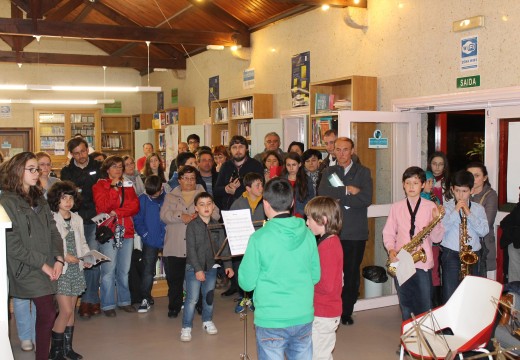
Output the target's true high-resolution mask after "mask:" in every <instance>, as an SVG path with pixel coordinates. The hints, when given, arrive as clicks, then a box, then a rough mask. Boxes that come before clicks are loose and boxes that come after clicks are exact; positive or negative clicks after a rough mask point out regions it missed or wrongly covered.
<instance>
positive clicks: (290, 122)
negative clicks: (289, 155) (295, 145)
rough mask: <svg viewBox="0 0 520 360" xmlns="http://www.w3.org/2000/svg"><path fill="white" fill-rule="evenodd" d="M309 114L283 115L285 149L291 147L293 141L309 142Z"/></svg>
mask: <svg viewBox="0 0 520 360" xmlns="http://www.w3.org/2000/svg"><path fill="white" fill-rule="evenodd" d="M308 118H309V116H308V115H289V116H283V117H282V119H283V150H284V151H286V150H287V149H288V148H289V144H290V143H292V142H293V141H299V142H301V143H303V144H304V145H305V144H307V126H308V125H307V123H308Z"/></svg>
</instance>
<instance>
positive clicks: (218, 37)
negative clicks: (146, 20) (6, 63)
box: [0, 18, 250, 47]
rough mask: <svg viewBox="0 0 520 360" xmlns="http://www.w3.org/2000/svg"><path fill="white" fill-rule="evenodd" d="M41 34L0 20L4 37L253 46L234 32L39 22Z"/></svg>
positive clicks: (28, 22)
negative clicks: (50, 37)
mask: <svg viewBox="0 0 520 360" xmlns="http://www.w3.org/2000/svg"><path fill="white" fill-rule="evenodd" d="M37 29H38V31H37V32H36V33H35V29H34V27H33V25H32V22H31V20H23V19H6V18H0V34H3V35H41V36H53V37H64V38H76V39H84V40H110V41H128V42H140V41H142V42H146V41H151V42H152V43H159V44H192V45H209V44H214V45H224V46H232V45H234V44H236V43H238V44H241V45H242V46H246V47H247V46H250V38H249V34H248V35H247V36H245V35H243V34H240V33H236V32H235V33H232V32H213V31H192V30H179V29H154V28H147V27H130V26H117V25H100V24H77V23H70V22H50V21H46V20H45V21H44V20H38V21H37Z"/></svg>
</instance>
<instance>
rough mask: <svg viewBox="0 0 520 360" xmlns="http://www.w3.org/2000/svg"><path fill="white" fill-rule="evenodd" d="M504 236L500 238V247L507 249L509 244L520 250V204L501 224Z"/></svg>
mask: <svg viewBox="0 0 520 360" xmlns="http://www.w3.org/2000/svg"><path fill="white" fill-rule="evenodd" d="M500 227H501V228H502V236H501V237H500V247H501V248H502V249H505V248H507V247H508V246H509V244H513V246H514V248H515V249H520V202H519V203H518V204H516V206H515V208H514V209H513V211H511V212H510V213H509V214H508V215H506V217H505V218H503V219H502V221H501V222H500Z"/></svg>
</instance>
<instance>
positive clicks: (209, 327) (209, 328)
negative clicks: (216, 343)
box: [202, 321, 218, 335]
mask: <svg viewBox="0 0 520 360" xmlns="http://www.w3.org/2000/svg"><path fill="white" fill-rule="evenodd" d="M202 329H203V330H205V331H206V333H208V334H209V335H215V334H216V333H218V330H217V327H216V326H215V324H213V321H204V322H203V323H202Z"/></svg>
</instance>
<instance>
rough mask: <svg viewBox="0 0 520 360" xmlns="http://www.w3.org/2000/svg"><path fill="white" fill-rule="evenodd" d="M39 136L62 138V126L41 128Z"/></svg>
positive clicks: (63, 131) (63, 129) (63, 130)
mask: <svg viewBox="0 0 520 360" xmlns="http://www.w3.org/2000/svg"><path fill="white" fill-rule="evenodd" d="M40 135H41V136H48V135H50V136H52V135H58V136H60V135H61V136H64V135H65V128H64V127H63V126H42V128H41V129H40Z"/></svg>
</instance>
